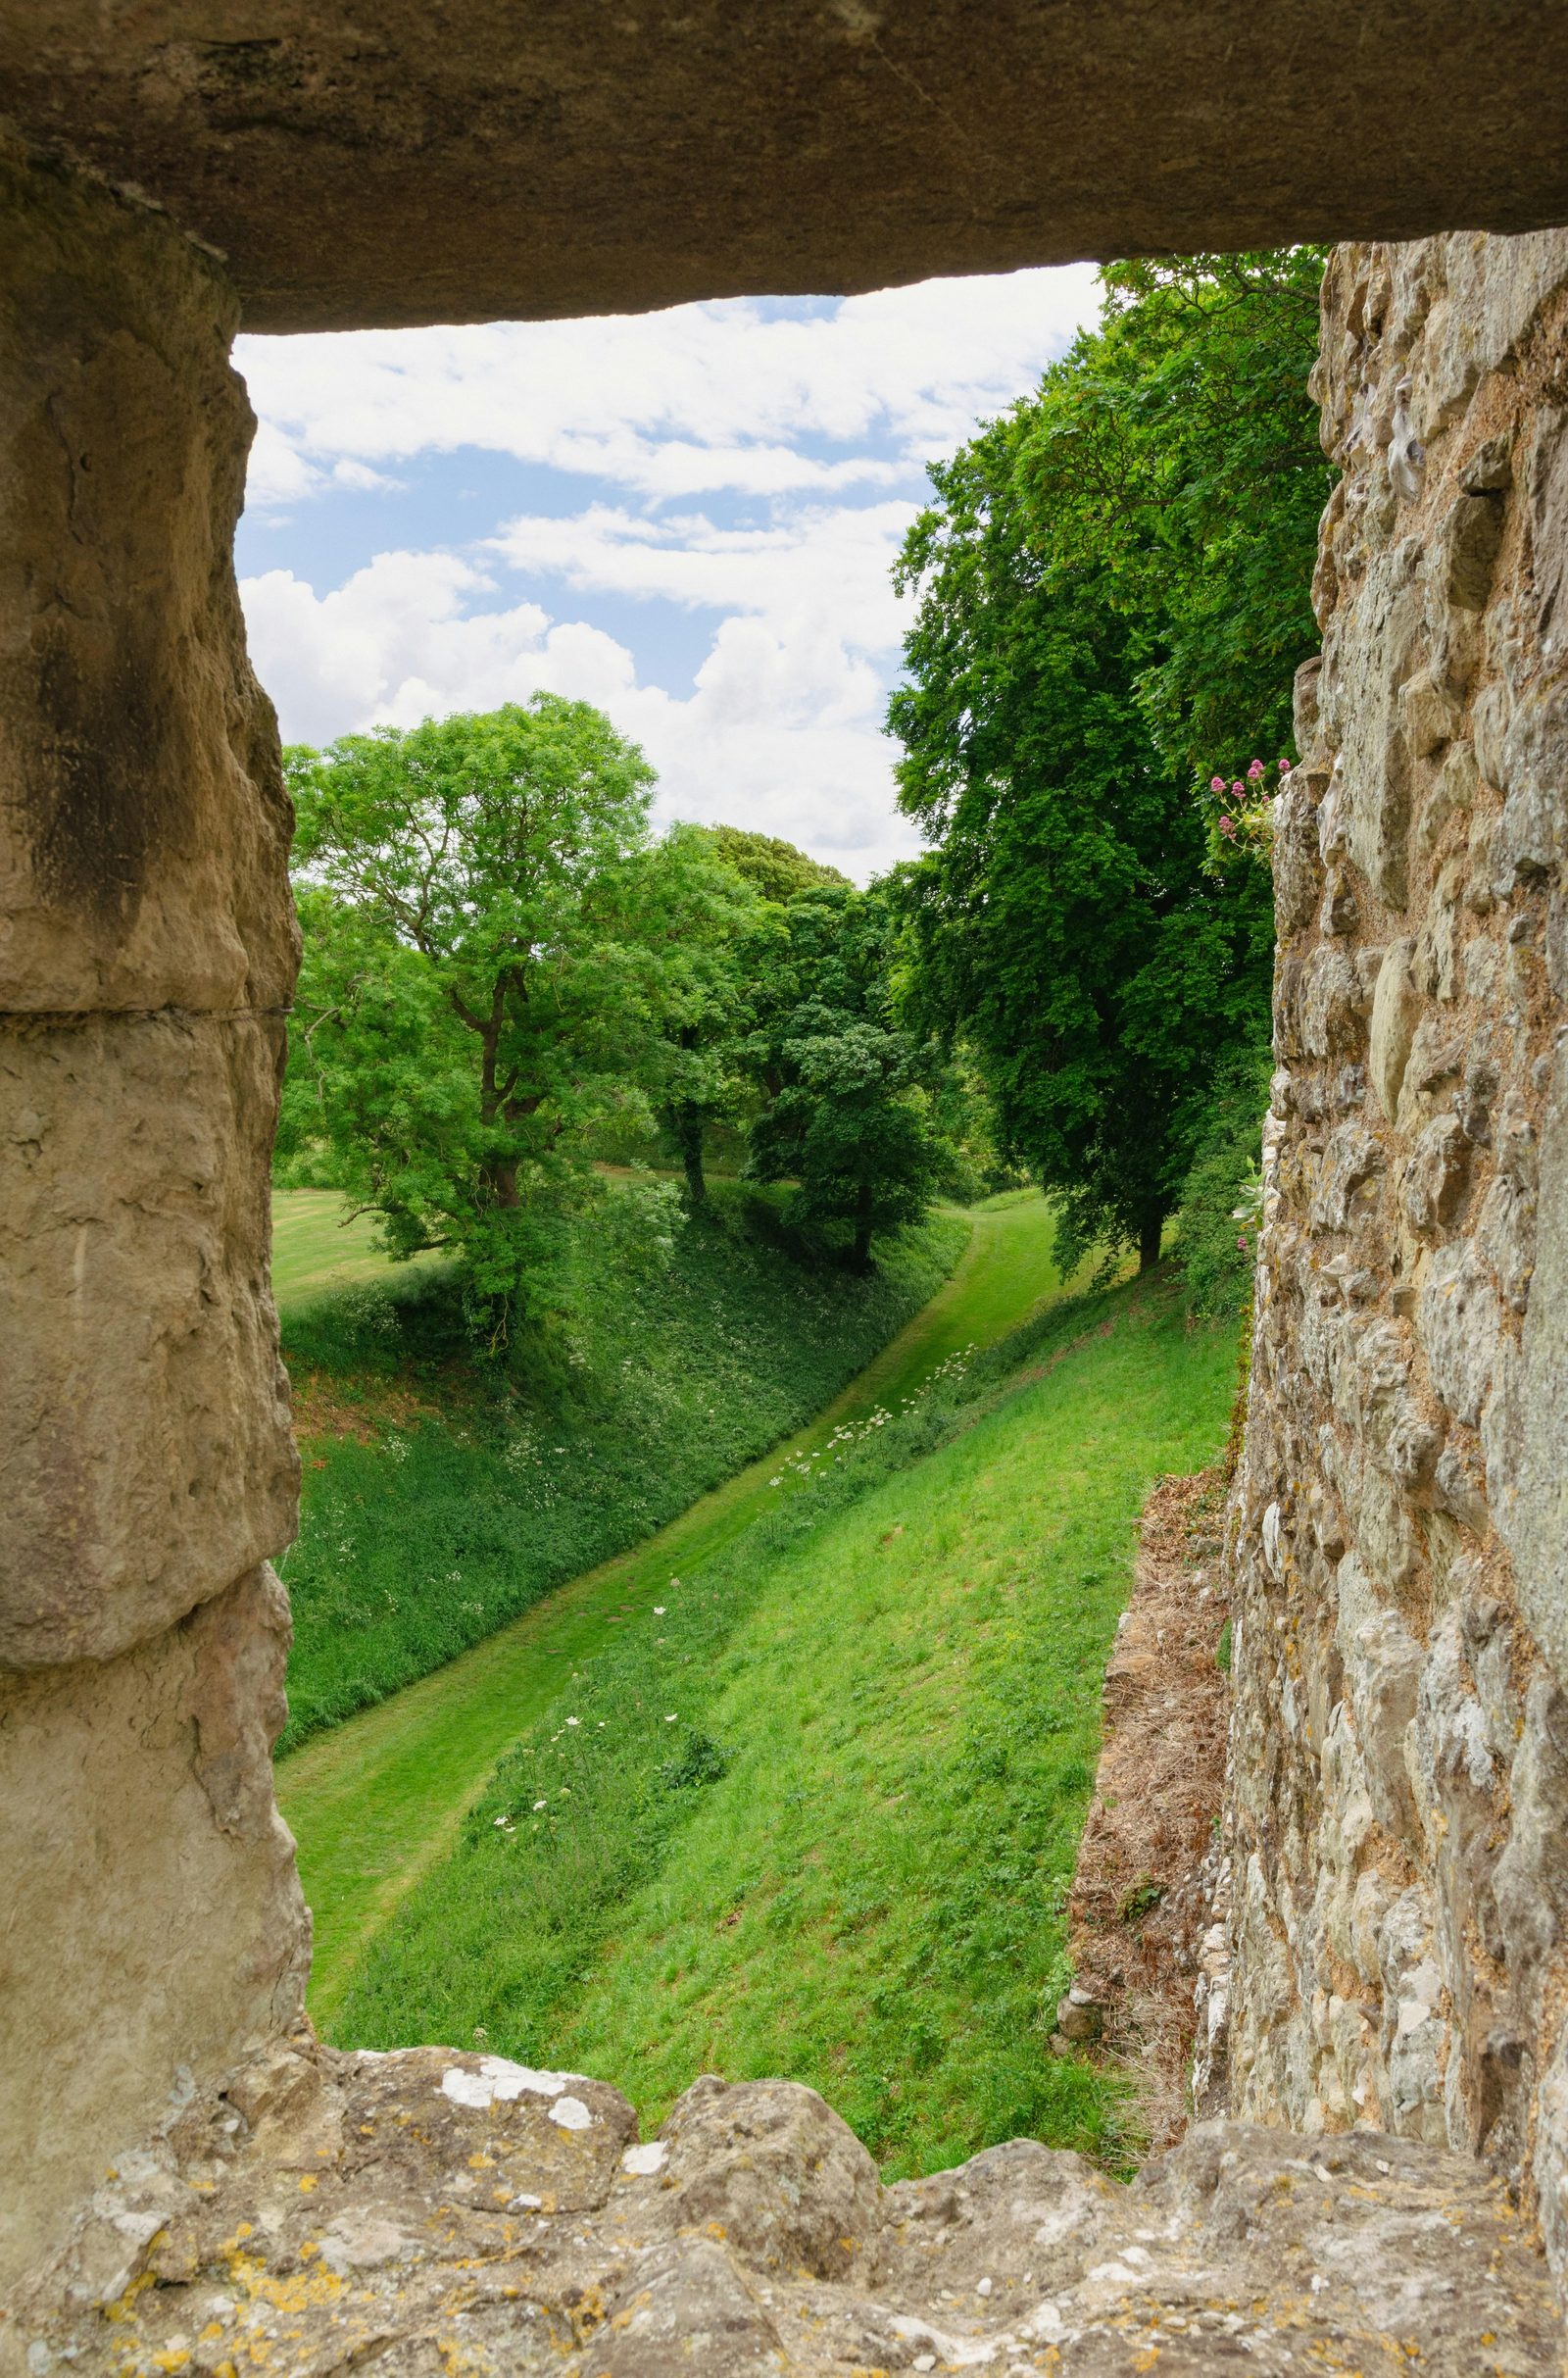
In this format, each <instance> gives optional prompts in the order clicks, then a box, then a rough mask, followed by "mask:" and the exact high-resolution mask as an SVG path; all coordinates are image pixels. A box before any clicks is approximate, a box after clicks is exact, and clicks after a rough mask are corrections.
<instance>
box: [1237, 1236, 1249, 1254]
mask: <svg viewBox="0 0 1568 2378" xmlns="http://www.w3.org/2000/svg"><path fill="white" fill-rule="evenodd" d="M1236 1244H1237V1246H1238V1247H1239V1248H1240V1249H1241V1251H1242V1253H1243V1255H1245V1254H1246V1253H1247V1241H1246V1239H1245V1238H1239V1239H1238V1240H1237V1242H1236Z"/></svg>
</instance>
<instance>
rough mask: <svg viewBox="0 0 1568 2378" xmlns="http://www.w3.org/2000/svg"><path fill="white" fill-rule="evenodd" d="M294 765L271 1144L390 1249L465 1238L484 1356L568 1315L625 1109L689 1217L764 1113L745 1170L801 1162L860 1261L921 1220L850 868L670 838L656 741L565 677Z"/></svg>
mask: <svg viewBox="0 0 1568 2378" xmlns="http://www.w3.org/2000/svg"><path fill="white" fill-rule="evenodd" d="M287 765H288V774H289V780H290V786H291V789H292V791H293V794H294V798H295V803H296V806H297V809H298V813H299V836H298V843H297V891H298V901H299V910H300V918H301V923H302V926H303V928H304V937H305V956H304V965H303V967H302V971H301V976H300V985H299V993H298V1001H297V1007H296V1016H295V1028H294V1033H293V1041H292V1052H291V1057H292V1062H291V1065H290V1070H289V1077H288V1083H287V1088H286V1091H285V1099H284V1113H283V1121H282V1128H281V1131H280V1135H279V1151H280V1155H281V1156H282V1158H283V1160H284V1161H285V1163H288V1162H289V1161H291V1160H294V1161H297V1160H298V1159H299V1157H300V1155H301V1153H302V1152H308V1155H309V1177H310V1179H311V1180H312V1181H313V1182H314V1183H315V1184H317V1185H319V1186H321V1187H331V1188H337V1189H340V1190H342V1191H343V1192H345V1194H346V1195H347V1196H348V1198H349V1199H350V1200H351V1201H352V1202H353V1204H354V1205H355V1206H356V1207H357V1208H359V1209H361V1210H369V1211H373V1212H374V1213H375V1214H378V1215H379V1217H380V1220H381V1225H382V1231H383V1236H384V1240H385V1244H386V1246H387V1248H388V1251H389V1252H390V1253H391V1254H393V1255H394V1256H399V1257H407V1256H410V1255H413V1254H416V1253H418V1252H420V1251H423V1250H428V1249H432V1248H444V1249H448V1250H450V1251H451V1252H452V1253H453V1254H454V1255H455V1256H456V1257H457V1258H458V1259H459V1262H460V1265H461V1277H462V1281H463V1284H464V1288H465V1292H466V1296H467V1299H468V1305H469V1313H470V1319H471V1320H472V1321H473V1322H474V1323H475V1324H476V1326H477V1328H478V1331H479V1333H480V1334H481V1335H482V1337H483V1338H484V1339H485V1340H486V1341H487V1342H488V1344H489V1345H490V1347H491V1349H492V1350H493V1351H499V1350H500V1349H502V1348H505V1347H508V1346H510V1345H512V1344H513V1343H514V1342H515V1339H516V1337H517V1334H518V1331H519V1327H521V1326H524V1325H526V1327H527V1329H528V1330H529V1332H530V1333H531V1334H536V1333H537V1329H538V1326H539V1324H540V1322H541V1321H542V1319H543V1318H544V1317H545V1316H547V1315H548V1314H549V1313H554V1312H557V1311H559V1310H560V1309H561V1306H562V1301H563V1298H564V1294H565V1277H566V1263H567V1259H566V1250H567V1246H568V1242H569V1239H570V1235H571V1229H572V1226H573V1221H574V1218H575V1217H578V1216H580V1215H581V1214H582V1213H583V1211H584V1209H585V1207H586V1206H587V1205H588V1204H590V1203H591V1202H592V1201H593V1199H594V1197H595V1196H596V1195H597V1194H602V1193H601V1192H599V1191H598V1189H597V1184H596V1182H595V1177H594V1158H595V1153H596V1148H597V1147H598V1146H599V1145H600V1144H602V1134H603V1130H604V1127H605V1126H606V1124H607V1123H608V1122H613V1123H615V1124H616V1125H618V1126H620V1127H622V1128H623V1127H624V1126H625V1124H626V1122H627V1120H628V1118H629V1119H630V1121H631V1124H632V1127H633V1128H634V1129H637V1128H642V1129H645V1130H651V1129H652V1128H653V1126H654V1123H655V1121H656V1119H657V1122H658V1124H659V1125H660V1126H661V1127H662V1131H663V1133H664V1135H665V1139H666V1142H667V1144H668V1145H669V1146H670V1147H671V1148H672V1150H673V1151H674V1152H675V1153H676V1154H677V1155H678V1157H679V1159H680V1162H681V1164H682V1166H683V1169H684V1172H685V1177H686V1186H687V1192H688V1196H689V1199H690V1201H691V1203H692V1205H693V1206H698V1205H701V1204H702V1203H703V1202H704V1200H705V1199H706V1197H707V1176H706V1170H705V1149H706V1144H707V1141H708V1138H709V1136H710V1134H711V1132H712V1131H713V1129H714V1128H715V1126H718V1125H726V1126H729V1127H730V1128H731V1129H732V1130H739V1131H741V1132H742V1133H745V1132H747V1131H750V1133H751V1136H752V1155H753V1160H754V1161H753V1163H752V1166H751V1168H752V1170H753V1171H754V1172H755V1173H756V1174H757V1175H758V1176H760V1177H761V1178H764V1179H781V1178H789V1179H792V1180H793V1179H796V1178H797V1177H798V1178H799V1183H800V1186H799V1193H798V1198H797V1203H798V1206H799V1209H800V1214H801V1216H802V1218H803V1219H806V1220H809V1221H810V1222H812V1223H814V1224H817V1225H819V1226H821V1227H822V1228H823V1229H824V1230H825V1231H826V1233H827V1235H828V1236H829V1237H831V1236H833V1235H834V1234H835V1232H837V1233H838V1235H840V1236H841V1237H843V1238H844V1239H845V1241H846V1244H847V1247H848V1250H849V1252H851V1253H852V1254H853V1256H854V1259H855V1260H856V1261H857V1262H858V1263H862V1264H863V1263H865V1262H866V1261H867V1259H868V1256H869V1249H870V1241H871V1235H872V1233H873V1232H874V1231H877V1230H887V1229H891V1228H894V1227H896V1226H897V1225H899V1224H901V1223H903V1222H906V1221H912V1220H916V1219H918V1218H919V1216H920V1215H921V1214H923V1213H924V1212H925V1211H926V1210H927V1209H928V1207H929V1205H930V1201H931V1195H932V1192H933V1190H934V1187H935V1185H936V1182H937V1180H938V1178H939V1176H940V1175H941V1174H942V1170H943V1167H942V1165H941V1164H940V1163H938V1162H937V1161H936V1158H935V1155H934V1153H933V1151H934V1149H935V1148H936V1145H937V1140H938V1135H937V1134H936V1132H935V1131H934V1129H933V1127H932V1126H931V1123H930V1120H929V1115H928V1112H927V1108H926V1107H925V1105H923V1104H922V1098H921V1093H920V1086H919V1085H920V1078H921V1053H920V1052H919V1051H918V1050H917V1048H916V1046H915V1044H914V1043H913V1042H912V1041H909V1040H908V1039H907V1037H906V1036H904V1035H901V1034H900V1033H899V1032H898V1030H897V1028H896V1027H895V1025H894V1023H893V1021H892V1018H891V1014H890V1008H889V1001H890V993H889V989H888V983H887V980H886V970H887V967H888V966H889V963H890V935H889V932H888V930H887V927H886V919H885V913H884V910H883V908H882V906H881V905H879V904H878V903H877V902H876V901H875V900H869V901H868V899H867V897H866V896H865V895H862V894H859V893H857V892H855V891H854V890H853V888H852V887H851V886H850V885H849V884H847V883H846V882H845V880H844V878H843V877H842V876H840V875H839V874H838V873H837V871H836V870H835V869H833V868H831V867H822V866H820V865H818V863H817V862H815V861H813V860H811V859H809V858H808V857H807V856H806V854H805V853H804V852H800V851H796V850H794V849H793V848H792V846H791V845H790V844H788V843H784V842H780V841H778V840H776V839H774V838H772V837H770V836H766V835H760V834H749V833H746V832H743V831H742V830H740V829H739V828H735V827H727V826H725V827H718V828H716V829H715V828H700V827H695V826H676V827H674V828H673V829H671V831H669V832H668V833H666V834H665V835H663V836H662V838H660V839H658V840H655V839H654V838H653V837H652V836H651V834H650V832H649V826H648V804H649V798H650V788H651V786H652V782H653V773H652V770H651V769H650V768H649V767H648V765H647V763H646V761H645V760H644V759H643V757H642V755H641V753H640V752H639V751H638V750H637V749H636V747H635V746H634V745H632V744H629V743H627V742H625V741H624V740H623V739H622V738H621V737H620V736H618V735H617V734H616V733H615V731H614V729H613V727H612V726H611V724H610V721H609V720H608V719H607V718H605V717H604V716H603V714H602V713H600V712H598V711H596V710H593V709H592V708H590V707H589V705H588V704H586V703H582V702H567V701H564V700H562V699H561V698H560V697H559V696H556V695H552V694H537V695H535V696H534V698H533V699H532V701H531V702H529V703H528V704H527V705H526V706H518V705H515V704H509V705H507V706H506V707H505V708H503V709H502V710H499V711H496V712H493V713H490V714H488V715H484V716H476V715H463V716H459V717H455V718H444V719H439V720H436V719H427V720H426V721H425V722H424V724H423V725H422V726H419V727H416V728H414V729H413V730H412V731H409V732H403V731H401V730H399V729H396V728H392V727H385V728H378V729H377V730H376V731H375V732H374V733H372V734H367V735H349V736H345V737H344V738H342V740H341V741H339V742H338V743H336V744H334V745H333V746H332V747H331V748H330V750H328V751H326V752H325V753H318V752H314V751H310V750H306V749H303V748H300V749H295V750H293V751H291V752H290V753H289V754H288V760H287ZM823 904H826V907H827V910H828V911H830V912H831V915H832V917H833V919H834V922H833V924H832V926H831V928H828V927H825V926H824V925H823V924H822V921H821V915H822V910H823ZM798 915H799V917H801V918H806V917H816V918H817V919H818V923H817V925H816V926H814V927H813V926H811V925H809V923H806V922H801V921H794V922H792V921H791V920H792V918H796V917H797V916H798ZM835 939H837V941H838V942H839V943H840V944H841V945H842V946H838V947H835V946H834V944H835ZM841 1224H842V1225H843V1228H842V1230H840V1225H841ZM530 1342H531V1341H530Z"/></svg>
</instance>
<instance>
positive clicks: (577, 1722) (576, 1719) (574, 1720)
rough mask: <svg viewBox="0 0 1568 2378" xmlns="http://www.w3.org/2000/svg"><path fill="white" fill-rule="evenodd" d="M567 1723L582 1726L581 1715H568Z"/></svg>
mask: <svg viewBox="0 0 1568 2378" xmlns="http://www.w3.org/2000/svg"><path fill="white" fill-rule="evenodd" d="M566 1723H567V1725H569V1726H580V1725H581V1723H582V1719H581V1718H580V1717H568V1718H567V1720H566Z"/></svg>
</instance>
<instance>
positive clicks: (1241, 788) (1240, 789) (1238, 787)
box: [1231, 776, 1247, 801]
mask: <svg viewBox="0 0 1568 2378" xmlns="http://www.w3.org/2000/svg"><path fill="white" fill-rule="evenodd" d="M1231 791H1232V792H1233V793H1234V794H1235V795H1236V798H1237V800H1238V801H1245V800H1246V799H1247V787H1246V785H1245V784H1244V783H1243V782H1242V780H1241V778H1240V776H1238V777H1237V778H1236V780H1235V782H1234V783H1233V784H1232V786H1231Z"/></svg>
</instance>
